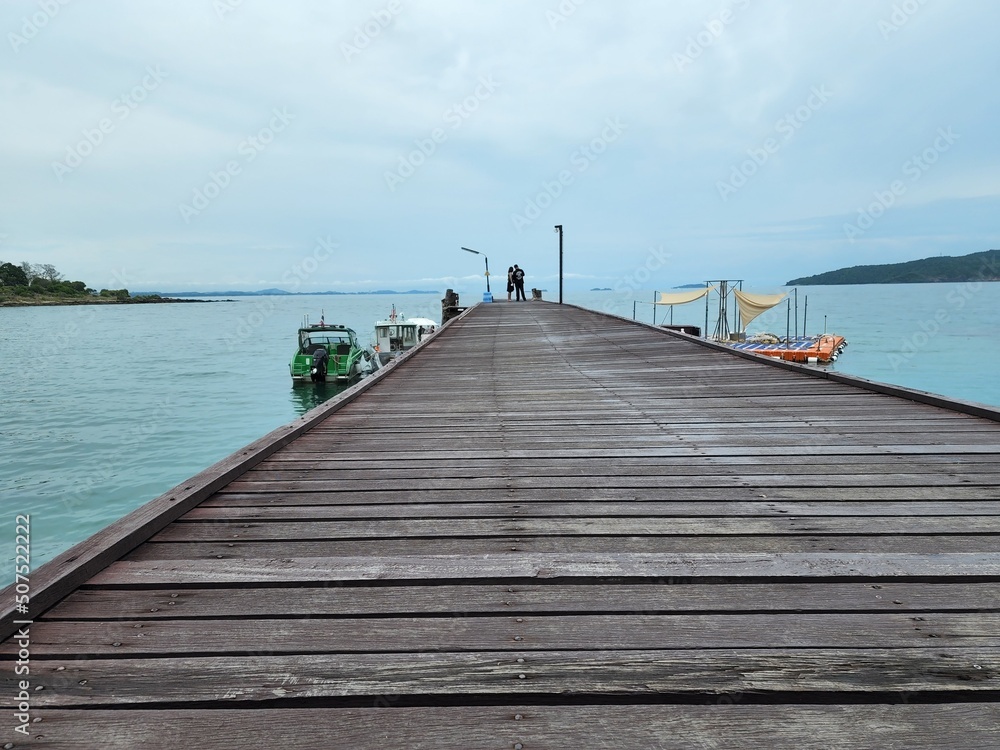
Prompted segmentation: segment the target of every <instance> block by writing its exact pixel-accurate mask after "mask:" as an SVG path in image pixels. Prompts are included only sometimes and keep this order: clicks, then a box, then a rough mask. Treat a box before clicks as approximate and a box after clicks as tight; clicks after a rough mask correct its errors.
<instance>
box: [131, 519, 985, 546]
mask: <svg viewBox="0 0 1000 750" xmlns="http://www.w3.org/2000/svg"><path fill="white" fill-rule="evenodd" d="M519 534H523V535H527V536H642V535H650V536H685V535H687V536H694V535H700V536H710V535H711V536H718V535H729V536H751V535H757V534H761V535H763V534H799V535H802V534H826V535H831V534H991V535H994V536H995V537H996V538H997V542H998V543H1000V516H931V517H914V516H893V517H890V518H874V517H862V518H851V517H844V516H802V515H795V516H791V515H789V516H781V517H776V518H751V517H729V518H686V517H650V516H641V517H604V518H594V517H585V518H572V517H559V518H536V517H520V516H505V517H497V518H430V519H427V518H405V519H376V520H373V519H370V518H363V519H356V520H337V521H317V520H312V521H278V520H270V521H218V522H214V523H173V524H171V525H170V526H168V527H167V528H165V529H164V530H163V531H161V532H159V533H158V534H156V535H154V536H153V537H152V538H151V541H154V542H176V541H199V542H201V541H233V540H236V539H247V540H255V539H257V540H275V539H388V538H399V537H427V536H436V537H442V536H464V537H473V536H516V535H519Z"/></svg>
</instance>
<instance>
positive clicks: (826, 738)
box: [31, 696, 1000, 750]
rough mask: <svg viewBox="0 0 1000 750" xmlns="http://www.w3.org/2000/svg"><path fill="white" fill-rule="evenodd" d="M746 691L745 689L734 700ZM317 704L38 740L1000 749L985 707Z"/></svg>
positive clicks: (200, 714) (160, 716)
mask: <svg viewBox="0 0 1000 750" xmlns="http://www.w3.org/2000/svg"><path fill="white" fill-rule="evenodd" d="M736 699H738V700H739V699H742V696H736ZM392 703H393V701H391V700H388V699H386V698H384V697H382V698H380V699H376V701H375V702H374V705H373V706H371V707H367V708H313V709H286V710H283V711H268V712H261V711H253V710H245V709H234V710H227V711H225V712H221V711H212V710H204V709H202V710H198V709H173V710H170V711H160V712H156V711H148V710H131V711H91V712H86V713H85V714H82V715H81V712H79V711H66V710H58V709H54V710H46V711H40V712H39V716H40V718H41V719H42V722H43V724H44V729H41V728H40V729H38V730H37V732H38V738H37V739H35V740H34V741H33V742H32V743H31V747H33V748H44V749H45V750H78V748H82V747H88V746H90V747H101V748H105V749H106V750H133V749H134V748H137V747H143V748H148V749H149V750H176V748H179V747H183V748H184V749H185V750H217V749H218V748H220V747H281V746H285V745H287V744H288V741H289V740H288V738H290V737H294V738H295V739H294V745H295V747H296V748H299V750H328V748H329V747H330V738H331V737H336V738H337V742H338V744H340V745H342V746H344V747H350V748H355V749H356V750H367V749H371V750H412V749H413V748H415V747H434V748H440V750H498V749H503V748H516V747H518V746H520V747H523V748H546V750H580V748H597V747H614V748H622V749H623V750H628V749H630V748H644V749H645V748H653V747H656V748H682V747H683V748H699V749H703V750H709V749H710V750H744V749H745V748H747V747H753V746H761V743H762V742H766V747H767V748H769V749H770V750H825V749H826V748H837V750H871V748H874V747H878V748H900V749H901V750H902V749H903V748H905V750H941V748H945V747H948V748H962V749H963V750H994V748H995V747H996V745H995V741H996V734H997V732H998V731H1000V709H998V707H997V706H995V705H985V704H981V703H952V704H943V705H874V706H872V705H832V706H760V705H751V706H743V705H725V704H722V705H714V706H677V705H673V706H664V705H643V706H620V705H588V706H546V705H524V706H517V705H514V706H481V707H472V706H455V707H451V708H408V707H397V708H392V709H391V710H386V708H384V707H388V706H389V705H391V704H392Z"/></svg>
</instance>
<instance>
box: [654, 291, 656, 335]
mask: <svg viewBox="0 0 1000 750" xmlns="http://www.w3.org/2000/svg"><path fill="white" fill-rule="evenodd" d="M653 325H654V326H655V325H656V290H655V289H654V290H653Z"/></svg>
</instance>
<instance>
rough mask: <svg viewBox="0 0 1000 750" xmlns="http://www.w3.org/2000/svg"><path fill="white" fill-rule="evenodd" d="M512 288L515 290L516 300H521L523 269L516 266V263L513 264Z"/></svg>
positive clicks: (522, 295)
mask: <svg viewBox="0 0 1000 750" xmlns="http://www.w3.org/2000/svg"><path fill="white" fill-rule="evenodd" d="M514 288H515V289H516V290H517V301H518V302H520V301H522V300H523V299H524V298H525V297H524V269H523V268H518V266H517V263H515V264H514Z"/></svg>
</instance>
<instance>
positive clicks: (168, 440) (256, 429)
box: [0, 284, 1000, 583]
mask: <svg viewBox="0 0 1000 750" xmlns="http://www.w3.org/2000/svg"><path fill="white" fill-rule="evenodd" d="M441 296H442V295H405V296H398V297H395V298H393V297H389V296H383V295H378V296H309V297H241V298H236V300H235V301H226V302H223V301H218V302H208V303H189V304H165V305H141V306H140V305H130V306H109V307H97V306H82V307H52V308H0V456H2V462H0V498H2V500H0V509H2V512H0V529H2V530H0V540H2V546H0V559H2V560H4V564H5V569H4V570H3V571H2V572H0V582H3V583H6V582H9V581H10V580H12V579H13V558H14V537H15V531H14V517H15V516H16V515H17V514H20V513H30V514H31V520H32V523H31V530H32V539H31V541H32V567H33V568H37V567H38V566H39V565H40V564H41V563H43V562H44V561H46V560H48V559H51V558H52V557H54V556H55V555H56V554H58V553H59V552H61V551H63V550H65V549H67V548H69V547H70V546H72V545H73V544H75V543H77V542H79V541H81V540H83V539H85V538H87V537H88V536H90V535H91V534H93V533H95V532H97V531H99V530H100V529H102V528H103V527H104V526H106V525H107V524H108V523H110V522H112V521H114V520H115V519H117V518H120V517H121V516H123V515H124V514H126V513H128V512H129V511H131V510H133V509H134V508H136V507H138V506H139V505H141V504H143V503H145V502H147V501H149V500H151V499H153V498H154V497H157V496H158V495H160V494H162V493H163V492H166V491H167V490H169V489H170V488H171V487H173V486H174V485H176V484H178V483H179V482H181V481H183V480H185V479H187V478H188V477H190V476H192V475H194V474H196V473H198V472H199V471H201V470H202V469H204V468H206V467H207V466H209V465H211V464H212V463H214V462H216V461H218V460H220V459H222V458H224V457H226V456H228V455H229V454H230V453H233V452H234V451H236V450H237V449H239V448H241V447H243V446H244V445H246V444H248V443H250V442H253V441H254V440H256V439H257V438H259V437H261V436H262V435H264V434H266V433H267V432H269V431H270V430H272V429H274V428H276V427H279V426H281V425H283V424H285V423H287V422H290V421H291V420H293V419H295V418H296V417H298V416H299V415H301V414H303V413H304V412H305V411H307V410H308V409H310V408H312V407H314V406H316V405H318V404H319V403H321V402H322V401H323V400H325V399H326V398H329V397H330V396H332V395H334V394H335V393H336V390H337V389H336V388H334V387H332V386H328V387H327V388H326V389H324V390H323V391H318V390H317V389H316V388H315V387H314V386H312V385H311V384H310V385H306V386H296V387H293V386H292V385H291V379H290V377H289V374H288V360H289V359H290V357H291V355H292V351H293V349H294V347H295V331H296V329H297V328H298V326H299V324H300V322H301V320H302V316H303V315H305V314H309V315H310V317H311V319H312V320H313V321H314V322H315V321H316V320H318V318H319V314H320V310H321V309H323V310H325V315H326V321H327V322H330V323H334V322H335V323H344V324H346V325H348V326H350V327H352V328H354V329H355V330H356V331H357V332H358V334H359V337H360V338H361V340H362V342H365V343H367V342H368V341H369V340H370V339H371V331H372V328H373V323H374V321H375V320H376V319H379V318H384V317H386V315H387V314H388V311H389V307H390V305H391V304H393V303H395V304H396V306H397V309H399V310H400V311H401V312H402V313H404V314H406V315H409V316H419V317H428V318H432V319H435V320H438V319H440V311H441V303H440V297H441ZM545 296H546V298H548V299H551V298H552V297H553V296H554V295H553V294H552V293H547V294H546V295H545ZM806 296H808V305H809V318H808V328H809V332H810V333H816V332H822V330H823V322H824V321H823V316H824V315H825V316H826V324H827V327H828V330H829V331H830V332H836V333H840V334H843V335H845V336H846V337H847V339H848V341H849V344H850V345H849V346H848V348H847V351H846V353H845V354H844V356H843V357H842V358H841V359H840V360H839V361H838V362H837V363H836V364H835V365H834V368H835V369H837V370H839V371H841V372H845V373H849V374H852V375H858V376H861V377H865V378H870V379H873V380H879V381H883V382H888V383H895V384H899V385H904V386H907V387H910V388H917V389H920V390H925V391H931V392H935V393H941V394H944V395H947V396H951V397H953V398H960V399H964V400H969V401H978V402H982V403H986V404H991V405H994V406H1000V379H998V378H997V377H996V373H997V371H998V369H1000V352H998V351H997V348H996V347H995V346H993V345H992V344H993V341H994V338H995V336H996V332H997V331H998V330H1000V284H979V285H974V284H973V285H963V284H930V285H900V286H854V287H813V288H805V287H800V288H799V319H800V321H801V318H802V313H803V310H804V307H805V298H806ZM477 298H478V295H476V294H472V293H466V294H464V295H463V298H462V299H463V302H464V303H466V304H471V303H473V302H475V301H476V299H477ZM652 298H653V292H652V291H640V292H636V293H628V294H624V293H621V292H580V293H567V294H566V295H565V297H564V299H565V301H567V302H571V303H574V304H579V305H582V306H584V307H588V308H591V309H595V310H604V311H608V312H613V313H616V314H619V315H623V316H625V317H629V318H631V317H632V309H633V300H635V299H638V300H647V301H648V300H651V299H652ZM637 307H638V317H639V318H640V319H642V320H645V321H647V322H649V321H650V320H651V317H652V313H651V307H650V306H649V305H639V306H637ZM704 316H705V313H704V306H703V305H700V303H693V304H691V305H687V306H685V307H683V308H681V307H678V308H677V309H676V310H675V312H674V322H675V323H691V324H694V325H699V326H704ZM785 317H786V315H785V309H784V305H781V306H779V308H777V309H775V310H772V311H771V312H770V313H768V314H767V315H766V316H764V317H763V318H762V319H760V320H759V321H758V322H755V324H754V326H752V328H751V330H769V331H773V332H776V333H780V334H782V335H783V334H784V330H785ZM661 319H662V311H660V313H658V321H660V320H661ZM710 325H712V326H713V327H714V318H713V319H712V320H711V321H710ZM800 325H801V323H800ZM456 364H457V365H460V363H456ZM445 378H446V374H445V373H443V374H442V386H444V385H445V380H444V379H445Z"/></svg>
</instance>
